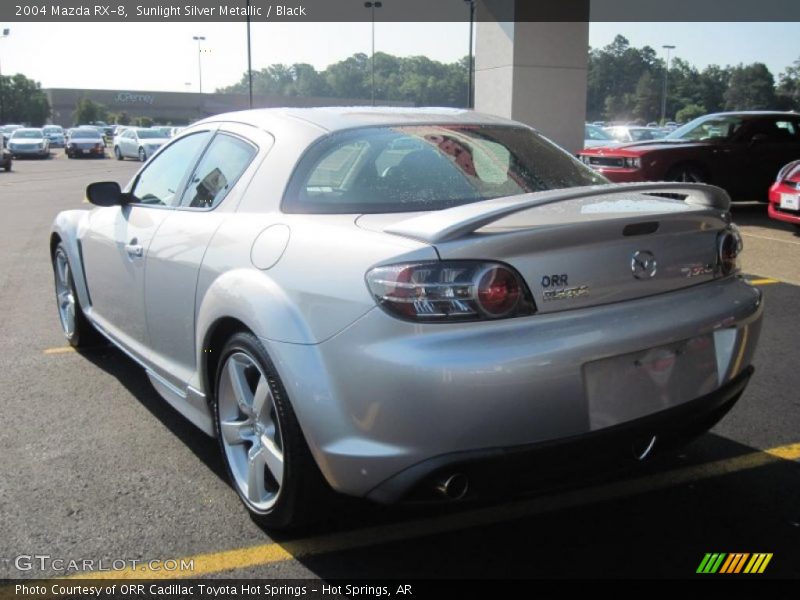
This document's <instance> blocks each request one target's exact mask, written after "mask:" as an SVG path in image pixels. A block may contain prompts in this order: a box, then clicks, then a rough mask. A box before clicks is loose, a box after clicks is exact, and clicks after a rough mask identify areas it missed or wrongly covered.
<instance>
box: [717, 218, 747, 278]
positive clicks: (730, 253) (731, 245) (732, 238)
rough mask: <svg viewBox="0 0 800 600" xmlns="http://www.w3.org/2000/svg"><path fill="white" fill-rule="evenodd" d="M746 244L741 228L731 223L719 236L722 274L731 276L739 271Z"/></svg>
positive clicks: (718, 245)
mask: <svg viewBox="0 0 800 600" xmlns="http://www.w3.org/2000/svg"><path fill="white" fill-rule="evenodd" d="M743 246H744V243H743V241H742V235H741V234H740V233H739V228H738V227H737V226H736V225H734V224H733V223H731V224H730V225H728V227H727V228H725V229H724V230H723V231H721V232H720V233H719V235H718V236H717V252H718V260H719V270H720V273H721V274H722V275H723V276H724V275H730V274H731V273H735V272H737V271H738V270H739V254H741V252H742V248H743Z"/></svg>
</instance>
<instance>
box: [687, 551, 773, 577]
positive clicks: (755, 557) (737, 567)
mask: <svg viewBox="0 0 800 600" xmlns="http://www.w3.org/2000/svg"><path fill="white" fill-rule="evenodd" d="M748 559H749V560H748ZM771 560H772V553H771V552H770V553H767V552H760V553H755V554H750V553H749V552H732V553H730V554H728V553H725V552H707V553H706V555H705V556H703V560H701V561H700V566H698V567H697V571H696V572H697V573H708V574H714V573H719V574H723V573H725V574H731V573H751V574H753V573H763V572H764V570H765V569H766V568H767V565H768V564H769V561H771ZM745 565H747V566H745Z"/></svg>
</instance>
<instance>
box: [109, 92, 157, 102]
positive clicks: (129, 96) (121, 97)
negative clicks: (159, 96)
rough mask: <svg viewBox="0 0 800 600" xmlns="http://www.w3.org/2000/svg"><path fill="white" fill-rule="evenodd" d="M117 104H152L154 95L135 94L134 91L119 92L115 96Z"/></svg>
mask: <svg viewBox="0 0 800 600" xmlns="http://www.w3.org/2000/svg"><path fill="white" fill-rule="evenodd" d="M114 102H116V103H117V104H152V103H153V96H152V95H150V94H134V93H133V92H119V93H118V94H117V95H116V96H114Z"/></svg>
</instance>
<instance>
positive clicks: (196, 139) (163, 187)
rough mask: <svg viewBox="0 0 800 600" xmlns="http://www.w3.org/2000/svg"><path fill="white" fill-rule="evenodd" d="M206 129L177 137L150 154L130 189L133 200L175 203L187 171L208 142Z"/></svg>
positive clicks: (146, 202) (154, 203)
mask: <svg viewBox="0 0 800 600" xmlns="http://www.w3.org/2000/svg"><path fill="white" fill-rule="evenodd" d="M209 135H210V134H209V133H208V132H207V131H204V132H200V133H195V134H193V135H189V136H187V137H185V138H183V139H180V140H178V141H176V142H174V143H172V144H170V145H169V146H168V147H167V148H165V149H164V150H163V152H161V154H159V155H158V156H157V157H156V158H154V159H153V160H152V161H151V162H150V164H149V165H147V167H145V169H144V171H142V173H141V175H139V178H138V179H137V180H136V184H135V185H134V186H133V190H131V192H132V194H133V196H134V198H135V201H137V202H139V203H141V204H153V205H157V206H177V204H178V199H179V196H178V193H179V191H180V190H181V183H182V182H183V181H184V178H185V177H186V174H187V172H188V171H189V169H191V168H192V167H193V166H194V163H195V161H196V160H197V156H198V155H199V154H200V152H201V151H202V150H203V148H204V147H205V145H206V143H207V142H208V138H209Z"/></svg>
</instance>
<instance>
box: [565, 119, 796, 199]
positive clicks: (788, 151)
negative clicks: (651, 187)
mask: <svg viewBox="0 0 800 600" xmlns="http://www.w3.org/2000/svg"><path fill="white" fill-rule="evenodd" d="M579 158H580V160H581V161H583V162H584V163H585V164H587V165H589V166H591V167H592V168H594V169H595V170H597V171H599V172H600V173H602V174H603V175H605V176H606V177H607V178H608V179H610V180H611V181H614V182H626V181H695V182H704V183H711V184H713V185H717V186H719V187H721V188H724V189H725V190H727V191H728V193H729V194H730V195H731V197H732V198H734V199H739V200H766V198H765V197H764V191H765V190H766V189H767V188H768V187H769V185H770V183H771V182H772V181H774V180H775V174H776V173H777V172H778V170H779V169H780V168H781V167H782V166H783V165H785V164H786V163H787V162H789V161H791V160H796V159H800V114H797V113H793V112H735V113H734V112H731V113H717V114H712V115H706V116H704V117H700V118H699V119H695V120H694V121H692V122H691V123H688V124H687V125H684V126H683V127H679V128H678V129H676V130H675V131H673V132H672V133H670V134H669V135H668V136H667V137H666V138H664V139H661V140H648V141H643V142H634V143H631V144H623V145H621V146H616V147H614V148H591V149H586V150H583V151H582V152H581V153H580V154H579Z"/></svg>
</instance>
